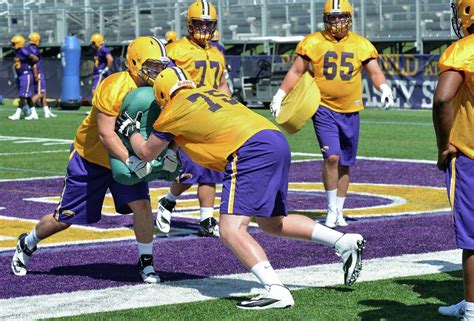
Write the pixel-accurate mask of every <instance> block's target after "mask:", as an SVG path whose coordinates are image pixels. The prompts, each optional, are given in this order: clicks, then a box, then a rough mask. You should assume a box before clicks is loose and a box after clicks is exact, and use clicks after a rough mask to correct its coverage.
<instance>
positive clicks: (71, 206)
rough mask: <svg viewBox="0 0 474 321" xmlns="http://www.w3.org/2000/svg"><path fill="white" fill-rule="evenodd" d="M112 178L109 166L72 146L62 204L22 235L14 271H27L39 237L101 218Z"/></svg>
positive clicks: (45, 236)
mask: <svg viewBox="0 0 474 321" xmlns="http://www.w3.org/2000/svg"><path fill="white" fill-rule="evenodd" d="M112 180H113V178H112V175H111V174H110V170H109V169H107V168H105V167H102V166H99V165H96V164H93V163H90V162H88V161H86V160H85V159H83V158H82V157H80V156H79V154H77V153H76V152H75V151H74V150H73V151H72V152H71V155H70V157H69V162H68V165H67V176H66V179H65V181H64V187H63V191H62V193H61V198H60V200H59V204H58V206H57V208H56V210H55V212H54V214H48V215H45V216H43V218H41V220H40V222H39V223H38V224H37V225H36V226H35V227H34V228H33V230H32V231H31V232H30V233H29V234H26V233H25V234H22V235H20V237H19V239H18V243H17V251H16V252H15V255H14V256H13V259H12V270H13V272H14V273H15V274H16V275H25V274H26V273H27V270H28V261H29V258H30V257H31V254H33V252H34V251H35V250H36V245H37V244H38V243H39V242H40V241H42V240H44V239H46V238H48V237H49V236H51V235H53V234H55V233H57V232H60V231H62V230H65V229H67V228H68V227H69V226H70V225H71V224H89V223H95V222H98V221H99V220H100V218H101V211H102V204H103V201H104V197H105V193H106V192H107V188H108V186H109V185H110V183H111V181H112ZM25 245H26V247H27V248H25Z"/></svg>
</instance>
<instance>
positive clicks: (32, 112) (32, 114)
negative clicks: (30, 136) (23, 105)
mask: <svg viewBox="0 0 474 321" xmlns="http://www.w3.org/2000/svg"><path fill="white" fill-rule="evenodd" d="M27 76H28V79H29V80H28V84H27V89H26V95H25V98H26V102H27V104H28V106H29V109H30V114H29V115H28V116H26V117H25V119H26V120H37V119H39V117H38V113H37V112H36V107H35V104H34V103H33V100H32V99H31V97H33V88H34V79H33V76H30V75H29V74H28V75H27ZM30 80H31V81H30Z"/></svg>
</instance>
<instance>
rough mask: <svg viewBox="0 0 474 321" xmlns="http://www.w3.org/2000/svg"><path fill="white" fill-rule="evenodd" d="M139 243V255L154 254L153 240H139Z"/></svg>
mask: <svg viewBox="0 0 474 321" xmlns="http://www.w3.org/2000/svg"><path fill="white" fill-rule="evenodd" d="M137 244H138V256H142V255H143V254H148V255H153V242H150V243H140V242H138V241H137Z"/></svg>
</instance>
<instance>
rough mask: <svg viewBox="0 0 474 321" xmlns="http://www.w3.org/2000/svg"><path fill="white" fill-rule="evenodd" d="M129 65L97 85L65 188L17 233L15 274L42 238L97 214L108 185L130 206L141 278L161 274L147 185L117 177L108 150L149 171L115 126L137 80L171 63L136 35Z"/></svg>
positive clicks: (120, 206)
mask: <svg viewBox="0 0 474 321" xmlns="http://www.w3.org/2000/svg"><path fill="white" fill-rule="evenodd" d="M126 59H127V66H128V70H126V71H122V72H118V73H115V74H113V75H112V76H110V77H107V79H105V80H104V81H103V82H101V83H100V85H99V86H98V87H97V92H96V94H95V96H94V99H93V101H92V105H93V108H92V111H91V113H90V115H88V116H87V117H86V118H85V119H84V120H83V122H82V124H81V125H80V126H79V129H78V130H77V134H76V137H75V139H74V143H73V146H72V148H71V153H70V155H69V162H68V166H67V174H66V177H65V184H64V189H63V191H62V193H61V199H60V201H59V204H58V206H57V208H56V211H55V212H54V214H48V215H45V216H43V217H42V218H41V220H40V221H39V223H38V224H37V225H36V226H35V227H34V228H33V230H32V231H31V232H30V233H29V234H26V233H25V234H22V235H20V236H19V238H18V243H17V246H16V251H15V254H14V256H13V259H12V263H11V267H12V270H13V273H14V274H15V275H19V276H21V275H25V274H26V273H27V270H28V262H29V259H30V257H31V255H32V254H33V252H34V251H35V250H36V245H37V244H38V242H40V241H41V240H44V239H46V238H48V237H50V236H51V235H53V234H56V233H58V232H60V231H63V230H65V229H67V228H68V227H69V226H71V224H90V223H95V222H98V221H99V220H100V219H101V210H102V204H103V201H104V198H105V194H106V192H107V190H108V189H110V191H111V193H112V196H113V198H114V202H115V208H116V211H117V212H118V213H122V214H127V213H132V212H133V214H134V215H133V221H134V222H133V225H134V231H135V236H136V238H137V243H138V252H139V260H138V267H139V275H140V277H141V279H142V280H143V281H144V282H147V283H156V282H159V281H160V279H159V277H158V275H157V274H156V273H155V270H154V268H153V251H152V250H153V216H152V211H151V205H150V199H149V191H148V185H147V183H145V182H142V183H138V184H135V185H130V186H129V185H124V184H120V183H118V182H115V181H114V179H113V175H112V171H111V169H110V163H109V154H111V155H112V156H114V157H115V158H117V159H119V160H121V161H122V162H124V163H125V164H127V166H128V167H129V169H130V170H131V171H133V172H134V173H135V174H136V175H137V176H138V177H139V178H142V177H144V176H146V175H147V174H149V171H150V166H148V164H147V163H146V162H143V161H141V160H139V159H137V158H136V157H129V152H128V150H127V148H126V147H125V146H124V144H123V143H122V141H121V140H120V138H119V136H118V135H117V134H116V133H115V131H114V126H115V121H116V118H117V116H118V115H119V112H120V108H121V106H122V102H123V99H124V97H125V96H126V95H127V93H128V92H130V91H132V90H134V89H136V88H137V87H141V86H150V85H152V84H153V80H154V79H155V78H156V76H157V75H158V73H159V72H160V71H161V70H162V69H164V68H165V67H166V66H167V64H168V63H169V59H168V57H167V56H166V51H165V47H164V45H163V44H162V43H161V42H160V41H158V40H157V39H155V38H152V37H139V38H137V39H135V40H134V41H132V42H131V43H130V45H129V46H128V48H127V58H126Z"/></svg>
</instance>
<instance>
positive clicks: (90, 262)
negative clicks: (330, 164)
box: [0, 161, 456, 298]
mask: <svg viewBox="0 0 474 321" xmlns="http://www.w3.org/2000/svg"><path fill="white" fill-rule="evenodd" d="M364 163H365V164H364ZM368 163H369V162H367V161H365V162H364V161H359V162H358V165H357V167H358V168H357V170H354V181H355V182H369V181H372V182H377V183H387V182H390V183H397V184H408V183H410V184H414V185H429V186H442V177H440V175H432V174H430V173H431V172H435V173H436V174H437V172H436V171H435V169H434V165H426V164H413V165H415V168H416V169H415V170H413V169H412V168H411V166H412V164H403V165H404V167H403V170H400V166H397V170H392V171H390V170H389V169H391V167H388V168H383V169H382V170H379V169H378V165H379V164H380V163H385V162H373V161H371V162H370V164H368ZM300 165H302V166H303V167H307V168H306V169H301V168H300ZM309 165H310V164H309V163H299V164H294V165H293V166H292V172H291V178H290V181H293V182H294V181H315V180H316V178H315V177H309V176H319V172H318V170H314V169H313V168H314V163H312V166H309ZM318 165H319V164H318ZM364 165H366V167H364ZM398 165H401V164H398ZM318 168H319V167H318ZM296 169H297V170H296ZM310 169H311V172H314V175H307V173H309V170H310ZM364 172H365V174H364ZM374 172H379V174H380V173H383V175H379V176H377V175H375V174H374ZM407 172H409V173H411V174H407ZM301 173H305V178H304V179H303V178H302V177H300V178H298V176H299V175H300V174H301ZM420 173H427V174H428V175H431V177H430V178H429V179H427V178H418V176H417V175H419V174H420ZM369 174H370V175H372V176H373V177H372V178H371V179H370V180H368V179H367V178H366V176H365V175H369ZM391 175H393V177H392V176H391ZM316 181H317V180H316ZM33 182H34V181H32V182H28V184H26V185H27V186H25V187H24V186H21V185H20V186H19V185H16V184H18V183H20V182H10V184H8V190H11V189H16V190H17V191H18V190H23V191H24V193H23V195H28V196H22V197H31V196H29V195H30V194H29V193H28V191H30V190H33V191H34V190H35V188H34V187H33V185H34V184H33ZM423 182H425V183H426V184H423ZM428 182H429V183H428ZM2 184H4V183H2ZM48 184H51V183H50V182H48V181H41V185H42V186H41V189H42V190H43V191H45V186H47V185H48ZM13 185H16V186H13ZM0 189H4V190H5V188H4V186H2V185H0ZM25 189H27V191H25ZM19 198H20V197H18V199H19ZM18 199H17V200H18ZM21 203H23V204H24V203H30V202H21ZM23 204H22V205H23ZM33 204H35V205H40V204H36V203H33ZM17 206H18V205H17ZM32 210H33V209H29V210H25V211H24V212H25V213H28V212H30V211H32ZM5 211H6V210H5ZM5 211H2V212H5ZM36 213H38V211H37V210H36ZM2 214H3V213H2ZM36 215H38V214H36ZM113 219H114V220H115V226H117V221H116V218H113ZM173 224H175V226H176V227H182V228H194V229H197V225H196V223H195V221H191V220H186V219H176V220H174V223H173ZM344 231H351V232H358V233H361V234H363V235H364V237H365V238H366V239H367V246H366V251H365V258H366V259H369V258H376V257H385V256H396V255H401V254H409V253H425V252H433V251H442V250H449V249H454V248H455V247H456V246H455V243H454V235H453V231H452V227H451V218H450V215H449V214H448V213H446V214H437V215H433V216H421V217H412V216H403V217H399V219H394V218H391V219H389V220H370V219H366V220H358V221H354V222H352V224H351V225H350V226H349V227H348V228H346V229H345V230H344ZM252 233H253V235H254V236H255V237H256V238H257V240H258V241H259V242H261V244H262V246H263V247H264V249H265V250H266V252H267V254H268V256H269V258H270V260H271V262H272V264H273V266H274V267H275V268H277V269H279V268H290V267H297V266H307V265H315V264H324V263H335V262H337V261H338V257H337V256H336V255H335V254H334V251H333V250H331V249H329V248H327V247H324V246H321V245H318V244H313V243H309V242H303V241H294V240H286V239H281V238H276V237H273V236H270V235H267V234H265V233H263V232H261V231H260V230H258V229H252ZM191 240H192V241H191ZM137 255H138V254H137V249H136V246H135V243H134V242H132V241H125V242H114V243H109V244H107V245H104V244H101V245H99V246H97V247H93V246H92V245H87V246H71V247H61V248H46V249H40V250H39V251H38V252H37V253H35V255H34V257H33V258H32V260H31V265H30V267H31V272H30V273H29V274H28V275H27V276H25V277H21V278H20V277H15V276H14V275H13V274H12V273H11V271H10V259H11V256H8V255H2V256H1V257H0V263H1V264H0V266H1V268H0V269H1V271H0V284H1V285H2V286H1V287H0V298H10V297H19V296H28V295H37V294H50V293H62V292H69V291H77V290H86V289H100V288H106V287H114V286H121V285H129V284H138V283H139V280H138V275H137V268H136V260H137ZM154 256H155V267H156V268H157V270H158V272H159V273H160V276H161V277H162V279H163V280H164V281H165V282H166V281H170V280H180V279H189V278H202V277H207V276H213V275H223V274H230V273H242V272H246V270H245V269H244V268H243V266H242V265H241V264H240V262H238V260H237V259H236V258H235V257H234V256H233V255H232V254H231V253H230V251H229V250H228V249H227V248H226V247H225V246H224V244H223V243H222V242H221V241H220V240H219V239H214V238H195V237H192V236H188V237H182V238H177V237H175V238H169V239H163V238H160V239H159V240H158V242H156V245H155V251H154ZM336 277H340V278H341V279H342V270H341V275H340V276H336Z"/></svg>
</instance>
